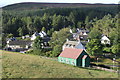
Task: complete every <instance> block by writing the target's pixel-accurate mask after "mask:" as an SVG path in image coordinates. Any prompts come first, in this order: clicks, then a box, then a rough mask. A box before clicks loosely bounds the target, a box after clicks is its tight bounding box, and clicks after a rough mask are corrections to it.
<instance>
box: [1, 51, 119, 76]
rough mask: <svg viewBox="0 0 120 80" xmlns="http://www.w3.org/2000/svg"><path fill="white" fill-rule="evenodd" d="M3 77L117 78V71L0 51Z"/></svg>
mask: <svg viewBox="0 0 120 80" xmlns="http://www.w3.org/2000/svg"><path fill="white" fill-rule="evenodd" d="M2 54H3V55H2V58H3V59H2V63H3V68H2V69H3V74H2V77H3V78H117V77H118V75H117V73H112V72H107V71H100V70H92V69H84V68H79V67H74V66H72V65H67V64H63V63H59V62H57V61H54V60H52V59H47V58H42V57H40V56H35V55H26V54H20V53H16V52H8V51H2Z"/></svg>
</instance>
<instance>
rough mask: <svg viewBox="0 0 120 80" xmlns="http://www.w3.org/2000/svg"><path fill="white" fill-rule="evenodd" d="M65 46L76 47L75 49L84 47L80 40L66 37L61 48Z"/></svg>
mask: <svg viewBox="0 0 120 80" xmlns="http://www.w3.org/2000/svg"><path fill="white" fill-rule="evenodd" d="M65 48H77V49H84V50H85V47H84V46H83V45H82V43H81V42H80V41H70V40H68V39H67V41H66V42H65V43H64V45H63V47H62V50H64V49H65Z"/></svg>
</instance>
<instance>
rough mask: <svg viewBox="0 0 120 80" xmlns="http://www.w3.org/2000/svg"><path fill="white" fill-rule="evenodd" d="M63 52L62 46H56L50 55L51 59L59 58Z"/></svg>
mask: <svg viewBox="0 0 120 80" xmlns="http://www.w3.org/2000/svg"><path fill="white" fill-rule="evenodd" d="M61 51H62V47H61V46H60V45H56V46H54V48H53V51H52V54H51V55H50V56H51V57H57V56H58V55H59V54H60V53H61Z"/></svg>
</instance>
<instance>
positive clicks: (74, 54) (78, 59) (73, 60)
mask: <svg viewBox="0 0 120 80" xmlns="http://www.w3.org/2000/svg"><path fill="white" fill-rule="evenodd" d="M58 61H59V62H62V63H66V64H71V65H74V66H81V67H89V65H90V57H89V55H88V54H87V53H86V51H85V50H84V49H77V48H65V49H64V50H63V51H62V53H61V54H60V55H59V56H58Z"/></svg>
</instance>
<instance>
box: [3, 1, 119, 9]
mask: <svg viewBox="0 0 120 80" xmlns="http://www.w3.org/2000/svg"><path fill="white" fill-rule="evenodd" d="M117 6H118V5H116V4H86V3H37V2H24V3H17V4H12V5H8V6H5V7H3V9H4V10H31V9H32V10H35V9H43V8H64V7H65V8H67V7H69V8H70V7H71V8H73V7H88V8H89V7H109V8H110V7H117Z"/></svg>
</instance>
